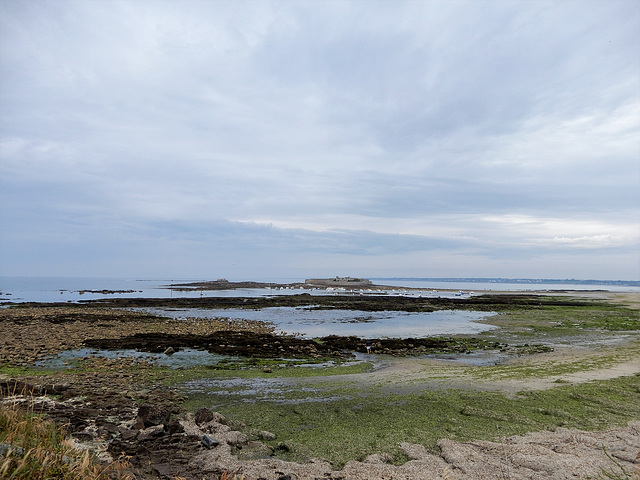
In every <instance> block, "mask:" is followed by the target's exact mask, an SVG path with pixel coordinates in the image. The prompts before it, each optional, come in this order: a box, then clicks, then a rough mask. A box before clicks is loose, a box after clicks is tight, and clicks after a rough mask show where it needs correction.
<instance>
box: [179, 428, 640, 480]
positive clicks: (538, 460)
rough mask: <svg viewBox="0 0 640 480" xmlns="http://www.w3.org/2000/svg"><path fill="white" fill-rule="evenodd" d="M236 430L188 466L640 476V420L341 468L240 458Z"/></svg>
mask: <svg viewBox="0 0 640 480" xmlns="http://www.w3.org/2000/svg"><path fill="white" fill-rule="evenodd" d="M197 428H198V427H197V425H195V423H194V422H193V421H192V420H189V419H187V420H186V421H185V430H187V431H191V432H192V433H196V432H197ZM233 433H234V432H225V433H222V432H221V433H219V434H218V438H219V439H220V440H221V444H220V446H218V447H216V448H214V449H211V450H204V451H201V452H200V453H199V454H198V455H196V456H195V457H194V458H193V459H192V460H191V461H190V462H189V466H190V467H191V468H193V469H194V470H197V471H200V472H203V473H219V472H234V473H236V474H238V475H241V477H240V478H244V479H246V480H258V479H260V480H283V479H289V480H321V479H322V480H391V479H393V480H436V479H437V480H440V479H456V480H476V479H487V480H490V479H496V480H498V479H505V478H508V479H512V480H543V479H545V480H548V479H553V480H563V479H575V478H589V477H592V478H597V477H598V475H602V474H603V472H610V473H613V472H615V473H618V474H620V473H621V472H622V471H623V470H624V472H626V473H627V474H628V475H632V474H635V475H636V476H638V475H640V464H639V462H640V422H631V423H629V425H627V426H626V427H618V428H614V429H611V430H607V431H603V432H585V431H580V430H571V429H566V428H558V429H557V430H556V431H554V432H536V433H530V434H527V435H524V436H514V437H509V438H506V439H505V440H504V441H503V442H501V443H496V442H488V441H471V442H454V441H452V440H448V439H442V440H440V442H439V443H438V447H439V448H440V450H441V451H440V453H439V454H434V453H430V452H429V451H428V450H427V449H426V448H425V447H424V446H422V445H415V444H410V443H402V444H400V448H401V449H402V450H403V451H404V452H405V453H406V455H407V456H408V457H409V458H410V460H409V461H408V462H406V463H405V464H403V465H391V464H390V463H388V462H389V461H390V458H389V457H387V456H385V455H370V456H369V457H367V459H366V460H365V461H364V462H357V461H350V462H348V463H347V464H346V465H345V466H344V467H343V468H342V469H341V470H335V469H334V468H333V467H332V465H331V464H330V463H329V462H326V461H324V460H320V459H317V460H313V461H312V462H310V463H293V462H286V461H283V460H279V459H275V458H266V459H256V460H249V461H242V460H239V459H238V456H237V455H234V453H233V452H234V449H233V448H232V447H234V446H237V444H238V439H237V437H234V436H233V435H232V434H233ZM634 472H635V473H634ZM605 478H606V477H605ZM631 478H635V477H631Z"/></svg>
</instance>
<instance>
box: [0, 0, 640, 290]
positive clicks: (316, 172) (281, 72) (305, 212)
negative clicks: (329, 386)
mask: <svg viewBox="0 0 640 480" xmlns="http://www.w3.org/2000/svg"><path fill="white" fill-rule="evenodd" d="M0 52H1V68H2V70H1V78H0V102H1V103H0V136H1V137H0V140H1V143H0V273H1V274H4V275H56V276H67V275H69V276H74V275H81V276H134V277H137V278H150V277H165V278H179V277H180V278H218V277H226V278H229V279H258V278H261V279H263V278H273V279H276V278H286V277H292V278H293V277H295V278H298V277H302V278H305V277H307V278H308V277H317V276H335V275H351V276H366V277H376V276H402V277H406V276H418V277H459V276H482V277H491V276H497V277H535V278H581V279H587V278H597V279H629V280H638V279H640V57H639V52H640V2H638V1H636V0H608V1H599V0H598V1H589V0H579V1H558V0H552V1H544V0H535V1H533V0H532V1H497V0H496V1H491V0H484V1H475V0H473V1H444V0H443V1H427V0H425V1H397V0H394V1H390V0H388V1H375V0H365V1H346V0H334V1H282V0H281V1H259V0H254V1H237V0H233V1H231V0H228V1H205V0H200V1H190V0H180V1H177V0H173V1H162V0H150V1H145V0H132V1H126V0H123V1H111V0H80V1H70V0H55V1H53V0H39V1H35V0H26V1H25V0H0Z"/></svg>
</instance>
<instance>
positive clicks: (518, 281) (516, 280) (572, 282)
mask: <svg viewBox="0 0 640 480" xmlns="http://www.w3.org/2000/svg"><path fill="white" fill-rule="evenodd" d="M374 280H383V281H384V280H387V281H388V280H392V281H412V282H451V283H461V282H464V283H512V284H523V285H538V284H551V285H615V286H625V287H640V281H636V280H576V279H574V278H567V279H557V278H556V279H554V278H493V277H455V278H454V277H444V278H439V277H376V278H374Z"/></svg>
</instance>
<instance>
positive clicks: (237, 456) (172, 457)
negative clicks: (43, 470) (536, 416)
mask: <svg viewBox="0 0 640 480" xmlns="http://www.w3.org/2000/svg"><path fill="white" fill-rule="evenodd" d="M102 362H103V363H102V364H101V365H96V367H99V369H100V368H102V369H104V375H103V378H104V382H105V383H106V384H110V385H111V386H113V387H115V389H109V388H108V387H106V385H105V383H103V384H96V383H95V382H94V381H92V379H91V378H90V377H89V376H88V377H87V378H85V379H84V381H83V380H82V379H78V380H77V381H76V382H75V384H74V385H72V386H70V385H63V384H48V385H46V384H45V385H42V384H37V383H29V382H25V381H16V380H13V379H12V380H8V379H4V380H3V381H0V393H1V394H2V396H3V403H4V404H5V405H6V404H11V405H14V406H23V407H24V408H27V406H28V408H30V409H31V410H32V411H34V412H36V413H46V414H48V415H49V417H50V418H52V419H54V420H56V421H58V422H61V423H63V424H65V425H66V428H67V430H68V432H69V433H70V434H71V436H72V438H74V439H76V441H77V442H78V445H80V446H85V447H86V446H90V447H92V448H93V449H94V450H96V451H98V452H101V453H100V456H101V458H102V460H103V461H110V460H113V459H122V458H128V460H129V463H130V465H131V467H130V469H129V470H128V472H129V473H130V474H131V475H132V476H133V477H134V478H138V479H149V478H160V479H175V478H183V479H185V480H196V479H198V480H200V479H204V478H206V479H218V478H221V477H223V476H225V475H226V476H227V477H226V478H230V477H229V476H228V475H229V474H236V475H237V477H236V478H240V479H245V480H258V479H260V480H294V479H296V480H304V479H307V480H382V479H385V480H386V479H389V480H391V479H393V480H432V479H433V480H435V479H459V480H467V479H468V480H472V479H473V480H475V479H480V478H481V479H505V478H508V479H531V480H534V479H535V480H537V479H540V480H542V479H569V478H610V477H607V476H604V477H603V476H602V475H603V472H604V473H616V474H620V472H622V471H625V472H627V473H628V474H629V475H632V474H634V475H640V469H639V467H640V465H639V463H638V462H639V461H640V453H639V452H640V421H636V422H630V423H629V425H628V426H626V427H619V428H614V429H611V430H607V431H604V432H584V431H578V430H571V429H565V428H558V429H557V430H555V431H554V432H537V433H532V434H528V435H525V436H514V437H509V438H505V439H504V441H503V442H501V443H495V442H488V441H471V442H462V443H461V442H454V441H451V440H447V439H442V440H440V441H439V442H438V447H439V449H440V451H439V452H437V453H434V452H430V451H428V450H427V449H426V448H425V447H423V446H422V445H417V444H409V443H402V444H400V448H401V449H402V450H403V451H404V452H405V454H406V455H407V457H408V458H409V461H408V462H406V463H405V464H403V465H392V464H390V463H389V462H390V461H391V459H390V458H389V457H386V456H384V455H370V456H369V457H367V458H366V459H365V460H364V461H361V462H360V461H350V462H348V463H347V464H346V465H345V466H344V467H343V468H342V469H336V468H335V467H334V466H332V465H331V464H330V463H329V462H326V461H324V460H321V459H316V460H313V461H311V462H309V463H302V464H301V463H293V462H286V461H282V460H278V459H275V458H271V455H273V453H274V452H275V450H286V449H287V448H288V446H287V445H286V443H285V442H278V443H277V446H276V447H275V448H274V447H272V446H269V445H267V444H266V443H264V440H274V439H275V436H274V435H273V434H271V433H270V432H265V431H255V432H249V433H242V432H240V431H238V430H236V429H235V428H234V427H239V426H241V425H240V424H239V423H238V422H235V423H233V422H229V421H227V419H226V418H225V417H224V416H223V415H220V414H219V413H216V412H211V411H209V410H207V409H206V408H202V409H200V410H199V411H198V412H196V413H195V414H186V415H184V414H183V412H182V411H181V408H180V406H179V404H180V401H181V400H182V399H181V397H180V396H179V395H178V394H177V393H176V392H172V391H166V390H163V389H157V390H150V391H145V390H144V389H142V390H140V389H136V388H135V387H133V388H131V387H129V388H127V389H125V390H122V389H121V388H118V387H122V385H123V384H126V383H127V382H126V376H125V377H124V378H123V377H122V376H120V375H119V374H118V373H117V371H118V368H119V367H122V365H119V364H118V362H117V361H105V360H102ZM34 380H35V379H30V381H32V382H33V381H34ZM93 380H95V379H93ZM123 380H125V381H123ZM54 397H55V398H56V399H54ZM139 402H142V403H141V404H139ZM275 440H277V439H275ZM632 472H635V473H632ZM611 478H634V477H611ZM635 478H637V477H635Z"/></svg>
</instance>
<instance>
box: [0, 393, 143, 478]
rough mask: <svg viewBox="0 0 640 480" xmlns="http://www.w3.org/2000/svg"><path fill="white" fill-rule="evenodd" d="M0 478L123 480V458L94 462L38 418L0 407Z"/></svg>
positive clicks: (60, 431) (62, 434)
mask: <svg viewBox="0 0 640 480" xmlns="http://www.w3.org/2000/svg"><path fill="white" fill-rule="evenodd" d="M0 444H1V448H0V452H1V456H0V478H2V479H21V480H22V479H24V480H27V479H29V480H45V479H53V478H55V479H62V480H66V479H69V480H71V479H73V480H85V479H86V480H89V479H93V480H107V479H108V480H116V479H118V480H127V479H133V478H134V477H133V475H131V474H130V473H127V472H126V469H127V468H128V467H129V464H128V463H127V461H126V460H125V459H120V460H118V461H115V462H112V463H110V464H102V463H98V462H97V461H96V460H95V459H94V458H93V457H92V455H91V453H90V452H89V450H84V451H83V450H78V449H77V448H75V447H74V445H73V443H72V442H70V441H69V440H68V439H67V438H66V435H65V432H64V430H63V429H62V428H61V427H60V426H58V425H56V424H54V423H53V422H51V421H48V420H46V419H44V418H42V417H40V416H37V415H33V414H31V413H29V412H23V411H20V410H18V409H17V408H14V407H7V406H0Z"/></svg>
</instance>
